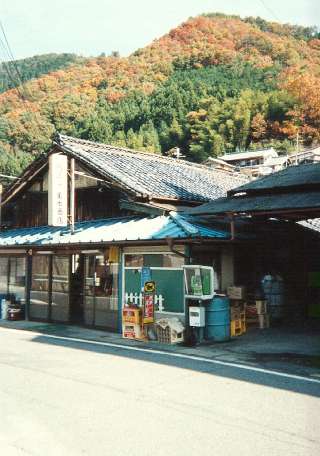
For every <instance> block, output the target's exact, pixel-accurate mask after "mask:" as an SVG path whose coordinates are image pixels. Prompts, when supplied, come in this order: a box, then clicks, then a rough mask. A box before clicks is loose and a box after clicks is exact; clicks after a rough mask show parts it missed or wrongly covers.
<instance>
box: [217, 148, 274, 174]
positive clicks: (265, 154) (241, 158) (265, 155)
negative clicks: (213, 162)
mask: <svg viewBox="0 0 320 456" xmlns="http://www.w3.org/2000/svg"><path fill="white" fill-rule="evenodd" d="M277 158H279V155H278V153H277V152H276V151H275V150H274V149H273V148H270V149H264V150H254V151H249V152H236V153H232V154H225V155H222V156H221V157H219V159H220V160H223V161H224V162H226V163H228V164H229V165H232V166H234V167H235V168H240V169H241V171H243V172H245V173H246V174H248V175H250V176H252V177H258V176H262V175H264V174H269V173H271V172H272V168H271V169H264V168H265V167H266V166H267V163H268V161H269V163H270V160H272V159H277Z"/></svg>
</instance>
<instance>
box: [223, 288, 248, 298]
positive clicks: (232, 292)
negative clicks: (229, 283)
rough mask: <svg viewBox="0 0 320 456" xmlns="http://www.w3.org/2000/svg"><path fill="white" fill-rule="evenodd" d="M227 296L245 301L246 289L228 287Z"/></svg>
mask: <svg viewBox="0 0 320 456" xmlns="http://www.w3.org/2000/svg"><path fill="white" fill-rule="evenodd" d="M227 295H228V296H229V298H230V299H245V296H246V288H245V287H228V288H227Z"/></svg>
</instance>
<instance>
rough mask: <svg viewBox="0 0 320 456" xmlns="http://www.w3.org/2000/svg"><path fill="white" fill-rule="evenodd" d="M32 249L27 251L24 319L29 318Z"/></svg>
mask: <svg viewBox="0 0 320 456" xmlns="http://www.w3.org/2000/svg"><path fill="white" fill-rule="evenodd" d="M32 253H33V252H32V250H31V249H30V250H28V252H27V280H26V307H25V319H26V320H27V321H28V320H29V319H30V298H31V287H32Z"/></svg>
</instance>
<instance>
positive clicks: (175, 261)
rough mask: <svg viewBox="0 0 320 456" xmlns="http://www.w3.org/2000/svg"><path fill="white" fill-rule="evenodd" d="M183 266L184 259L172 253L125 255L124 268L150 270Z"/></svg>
mask: <svg viewBox="0 0 320 456" xmlns="http://www.w3.org/2000/svg"><path fill="white" fill-rule="evenodd" d="M183 264H184V258H183V257H180V256H179V255H175V254H172V253H164V254H162V253H161V254H155V253H154V254H152V253H147V254H144V255H125V266H126V267H137V268H141V267H142V266H149V267H150V268H181V267H182V266H183Z"/></svg>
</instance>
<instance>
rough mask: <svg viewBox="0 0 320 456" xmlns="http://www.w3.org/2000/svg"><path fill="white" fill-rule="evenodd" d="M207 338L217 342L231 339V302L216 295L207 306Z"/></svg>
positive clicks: (225, 297)
mask: <svg viewBox="0 0 320 456" xmlns="http://www.w3.org/2000/svg"><path fill="white" fill-rule="evenodd" d="M205 338H206V339H208V340H214V341H215V342H225V341H227V340H229V339H230V300H229V298H228V297H227V296H222V295H216V296H215V297H214V298H213V299H212V300H211V301H209V303H208V304H207V306H206V327H205Z"/></svg>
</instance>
